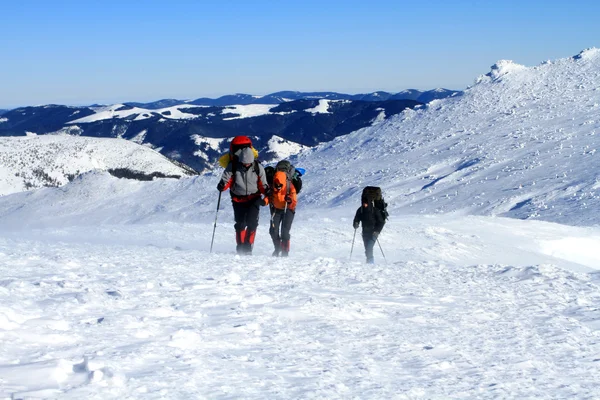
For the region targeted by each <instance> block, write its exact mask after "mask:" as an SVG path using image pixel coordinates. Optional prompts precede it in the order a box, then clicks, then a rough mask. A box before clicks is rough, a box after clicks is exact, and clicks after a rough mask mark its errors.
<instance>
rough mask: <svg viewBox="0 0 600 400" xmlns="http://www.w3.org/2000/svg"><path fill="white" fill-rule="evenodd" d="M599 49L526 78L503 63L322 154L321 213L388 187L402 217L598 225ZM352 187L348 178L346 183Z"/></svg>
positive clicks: (318, 152)
mask: <svg viewBox="0 0 600 400" xmlns="http://www.w3.org/2000/svg"><path fill="white" fill-rule="evenodd" d="M599 88H600V50H598V49H590V50H586V51H583V52H582V53H581V54H579V55H577V56H575V57H571V58H566V59H561V60H556V61H554V62H545V63H543V64H541V65H538V66H535V67H529V68H527V67H524V66H521V65H518V64H515V63H513V62H510V61H500V62H498V63H497V64H495V65H494V66H493V67H492V69H491V71H490V72H489V73H488V74H486V75H483V76H481V77H480V78H479V79H478V80H477V83H476V84H474V85H473V86H472V87H471V88H469V89H468V90H466V91H465V93H464V94H463V95H462V96H460V97H457V98H451V99H446V100H441V101H433V102H431V103H429V104H428V105H427V106H426V107H421V108H418V109H416V110H415V111H412V110H407V111H405V112H403V113H402V114H400V115H398V116H395V117H393V118H390V119H389V120H387V121H385V122H383V123H381V124H379V125H376V126H373V127H370V128H365V129H362V130H360V131H357V132H353V133H352V134H350V135H346V136H344V137H341V138H338V139H336V140H334V141H332V142H331V143H327V144H323V145H321V146H319V147H318V148H316V149H314V151H313V152H312V153H309V154H306V155H305V156H303V157H302V158H301V160H299V161H298V163H299V164H303V165H305V167H306V168H308V169H309V170H316V171H321V172H322V173H323V174H324V176H322V177H319V182H320V185H319V186H318V187H315V188H314V189H315V190H316V192H315V194H314V197H311V198H310V199H307V200H308V201H310V202H311V203H314V204H323V202H327V203H328V204H330V205H336V204H345V202H347V199H354V198H355V197H356V196H357V193H358V190H359V189H360V187H361V186H362V185H366V184H374V185H378V186H382V187H383V188H384V190H385V191H386V192H387V193H388V199H389V201H390V203H391V204H392V206H393V207H394V208H395V209H396V212H401V213H427V214H431V213H447V212H461V213H466V214H482V215H501V216H510V217H516V218H536V219H543V220H548V221H555V222H562V223H568V224H576V225H595V224H599V223H600V213H599V211H600V172H599V171H600V156H599V155H598V150H600V89H599ZM346 176H348V177H349V178H350V179H347V180H346V179H340V177H346Z"/></svg>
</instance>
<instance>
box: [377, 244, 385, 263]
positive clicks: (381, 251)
mask: <svg viewBox="0 0 600 400" xmlns="http://www.w3.org/2000/svg"><path fill="white" fill-rule="evenodd" d="M376 240H377V244H378V245H379V250H381V255H382V256H383V260H384V261H385V263H386V264H387V259H386V258H385V254H383V249H382V248H381V243H379V238H377V239H376Z"/></svg>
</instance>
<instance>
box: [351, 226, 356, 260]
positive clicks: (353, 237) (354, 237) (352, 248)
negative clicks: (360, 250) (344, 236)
mask: <svg viewBox="0 0 600 400" xmlns="http://www.w3.org/2000/svg"><path fill="white" fill-rule="evenodd" d="M356 229H357V228H354V236H352V247H351V248H350V259H352V250H354V239H356Z"/></svg>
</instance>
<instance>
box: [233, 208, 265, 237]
mask: <svg viewBox="0 0 600 400" xmlns="http://www.w3.org/2000/svg"><path fill="white" fill-rule="evenodd" d="M232 203H233V217H234V219H235V225H234V226H235V233H236V235H235V237H236V241H237V244H242V243H247V244H250V245H251V244H253V243H254V236H255V235H256V228H258V217H259V216H260V197H259V198H257V199H255V200H250V201H245V202H236V201H233V202H232Z"/></svg>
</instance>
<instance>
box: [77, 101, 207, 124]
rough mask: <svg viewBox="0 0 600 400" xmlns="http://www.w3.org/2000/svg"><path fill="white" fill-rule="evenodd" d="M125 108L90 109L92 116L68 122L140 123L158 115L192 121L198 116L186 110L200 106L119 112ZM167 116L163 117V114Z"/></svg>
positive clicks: (135, 109)
mask: <svg viewBox="0 0 600 400" xmlns="http://www.w3.org/2000/svg"><path fill="white" fill-rule="evenodd" d="M123 107H125V106H124V105H123V104H113V105H110V106H102V107H91V109H92V110H93V111H94V114H92V115H88V116H87V117H83V118H79V119H76V120H73V121H70V122H69V123H70V124H85V123H91V122H96V121H102V120H106V119H112V118H127V117H131V116H134V115H135V116H136V117H135V118H134V120H135V121H141V120H145V119H148V118H151V117H153V116H155V115H157V114H160V115H161V116H162V118H165V119H194V118H197V117H198V116H197V115H195V114H189V113H186V112H185V109H187V108H198V107H202V106H195V105H191V104H187V105H177V106H172V107H166V108H161V109H158V110H147V109H145V108H139V107H132V108H128V107H126V108H127V109H124V110H119V109H120V108H123ZM165 112H166V113H167V114H168V115H164V113H165Z"/></svg>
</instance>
